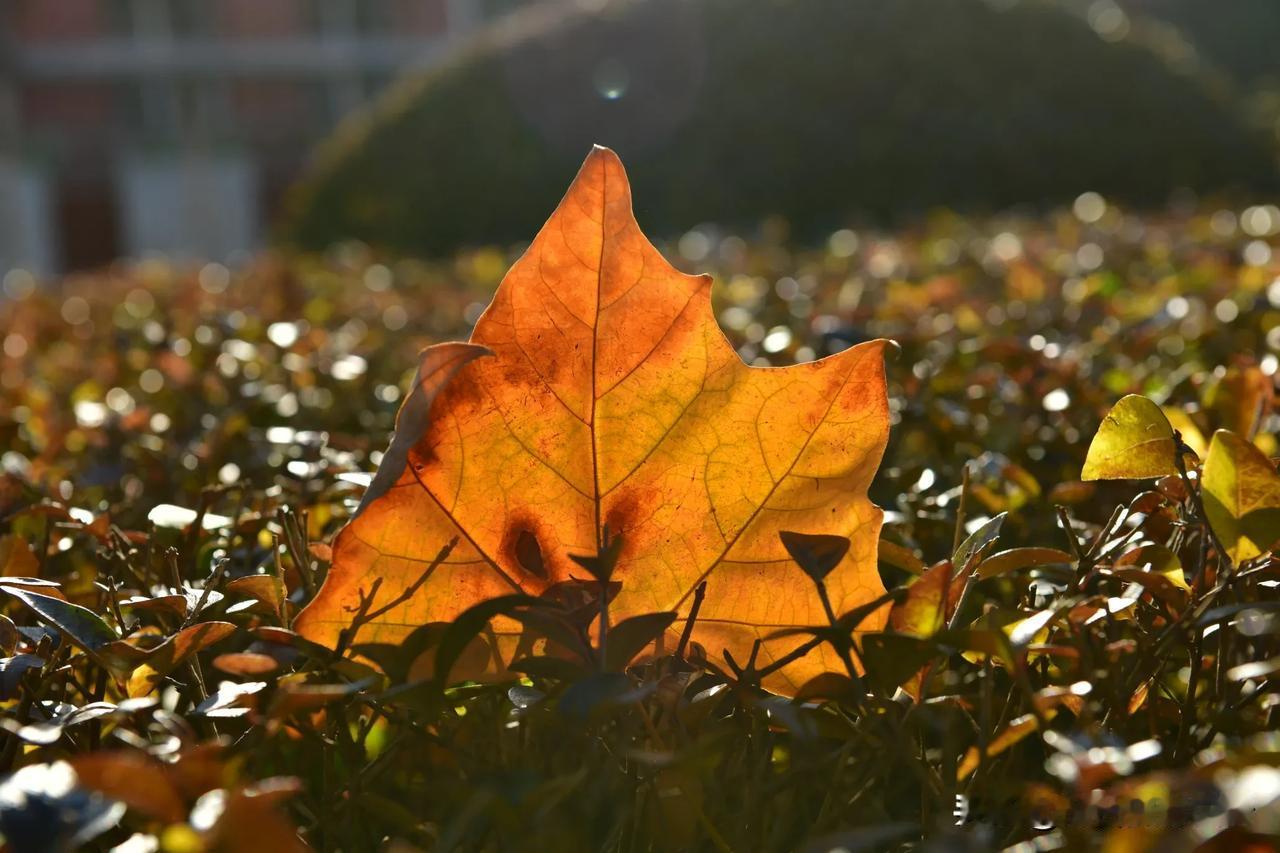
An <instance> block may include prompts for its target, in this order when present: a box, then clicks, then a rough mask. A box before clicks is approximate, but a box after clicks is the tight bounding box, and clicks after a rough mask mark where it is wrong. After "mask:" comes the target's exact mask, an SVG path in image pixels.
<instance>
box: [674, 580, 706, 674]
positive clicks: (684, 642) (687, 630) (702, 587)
mask: <svg viewBox="0 0 1280 853" xmlns="http://www.w3.org/2000/svg"><path fill="white" fill-rule="evenodd" d="M706 597H707V582H706V581H703V582H702V583H700V584H698V586H697V587H696V588H695V589H694V590H693V604H692V605H691V606H690V607H689V618H688V619H686V620H685V622H684V630H683V631H681V632H680V644H679V645H678V646H676V657H678V658H680V659H682V660H683V659H684V650H685V648H686V647H687V646H688V645H689V638H690V637H692V636H693V623H695V622H697V621H698V611H699V610H701V609H702V599H704V598H706Z"/></svg>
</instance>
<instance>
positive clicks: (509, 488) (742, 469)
mask: <svg viewBox="0 0 1280 853" xmlns="http://www.w3.org/2000/svg"><path fill="white" fill-rule="evenodd" d="M710 300H711V279H710V277H708V276H689V275H684V274H681V273H679V272H677V271H676V270H675V269H673V268H672V267H671V266H670V265H669V264H668V263H667V262H666V260H665V259H663V257H662V256H661V255H660V254H659V253H658V251H657V250H656V249H655V248H654V247H653V246H652V245H650V243H649V242H648V241H647V240H646V239H645V237H644V235H643V234H642V233H641V232H640V229H639V226H638V225H637V224H636V221H635V218H634V216H633V215H632V211H631V193H630V187H629V184H628V182H627V177H626V173H625V172H624V171H623V168H622V164H621V163H620V162H619V160H618V158H617V156H616V155H614V154H613V152H611V151H608V150H607V149H603V148H597V149H595V150H594V151H593V152H592V153H591V155H590V156H589V157H588V158H587V161H586V163H585V164H584V165H583V167H582V170H581V172H580V173H579V174H578V177H577V179H576V180H575V181H574V183H573V185H572V186H571V187H570V189H569V192H568V194H567V195H566V196H565V198H564V200H563V201H562V202H561V204H560V206H559V207H558V208H557V209H556V211H555V213H554V214H553V215H552V217H551V219H550V220H549V221H548V222H547V224H546V225H545V226H544V227H543V229H542V231H541V232H540V233H539V234H538V236H537V238H536V239H535V240H534V242H533V243H532V245H531V246H530V248H529V250H528V251H527V252H526V253H525V255H524V256H523V257H522V258H521V259H520V260H519V261H518V262H517V263H516V265H515V266H514V267H512V269H511V270H510V271H509V272H508V273H507V275H506V277H505V278H504V279H503V281H502V284H501V285H500V286H499V288H498V291H497V293H496V295H495V296H494V299H493V302H492V304H491V305H490V306H489V308H488V309H487V310H486V311H485V313H484V315H483V316H482V317H481V318H480V320H479V322H478V323H477V324H476V328H475V331H474V333H473V334H472V337H471V342H470V343H469V344H445V345H443V346H438V347H432V348H430V349H428V350H427V351H426V352H425V353H424V355H423V366H422V368H420V372H419V384H418V387H417V388H415V389H414V391H413V392H412V393H411V394H410V395H409V398H407V399H406V402H405V404H404V406H403V407H402V409H401V412H400V415H399V419H398V422H397V435H396V439H395V441H393V443H392V447H391V448H390V449H389V450H388V453H387V456H386V458H385V459H384V461H383V463H382V466H381V467H380V469H379V472H378V476H377V477H375V479H374V482H373V484H372V485H371V487H370V492H371V493H372V494H371V495H370V496H368V497H366V500H365V501H364V503H363V504H362V511H361V512H359V513H358V514H357V516H356V517H355V519H354V520H353V521H352V522H351V523H350V524H349V525H348V526H347V527H346V528H345V529H344V530H343V531H342V533H341V534H340V535H339V536H338V538H337V540H336V542H335V543H334V553H333V566H332V568H331V569H330V571H329V575H328V578H327V580H326V582H325V585H324V587H323V589H322V590H321V592H320V594H319V595H318V596H317V598H316V600H315V601H313V602H312V603H311V604H310V605H309V606H308V607H307V608H306V609H305V610H304V611H303V612H302V613H301V614H299V616H298V619H297V621H296V622H295V628H296V629H297V630H298V632H299V633H300V634H302V635H303V636H304V637H306V638H308V639H310V640H313V641H316V642H321V643H325V644H330V645H331V644H334V643H335V642H336V641H337V638H338V635H339V632H341V631H342V630H343V629H344V628H346V627H348V626H349V624H350V621H351V613H352V610H351V608H354V607H355V606H356V604H357V602H358V601H359V598H360V592H361V589H364V590H365V591H366V592H367V591H368V590H369V588H370V587H371V585H372V583H373V580H374V579H375V578H381V580H382V583H381V585H380V586H379V590H378V595H377V601H375V602H374V604H373V607H374V608H375V609H376V608H377V607H378V606H379V603H380V602H385V601H389V600H391V599H392V598H393V597H394V596H397V595H399V594H400V593H402V592H404V591H405V590H406V589H408V588H409V587H410V585H412V584H413V583H414V582H415V581H417V580H418V579H419V578H420V577H421V575H422V573H423V571H424V570H425V568H426V567H427V566H429V565H430V563H431V561H432V559H433V558H434V557H435V556H436V555H437V553H438V552H439V551H440V549H441V547H442V546H443V545H444V544H445V543H446V542H448V541H450V540H451V539H453V538H454V537H457V538H458V539H459V543H458V546H457V547H456V548H455V549H454V551H453V552H452V553H451V554H450V555H449V557H448V559H447V560H446V561H445V562H443V563H441V564H440V565H438V566H437V567H436V568H435V569H434V570H433V574H432V575H431V577H429V578H428V579H427V580H426V582H425V583H423V584H422V586H421V587H420V588H419V589H418V590H417V591H416V593H415V594H414V595H413V597H412V598H411V600H409V601H407V602H406V603H404V604H402V605H400V606H398V607H395V608H393V609H391V610H390V611H389V612H387V613H386V614H383V615H382V616H381V617H379V618H378V619H377V620H375V621H374V622H373V623H372V624H369V625H366V626H365V627H364V629H363V630H362V631H361V633H360V636H359V637H358V638H356V639H357V642H380V643H395V642H399V641H400V640H402V639H403V638H404V637H405V636H407V635H408V633H409V632H410V631H411V630H412V629H413V628H415V627H417V626H419V625H422V624H425V623H427V622H435V621H448V620H452V619H454V618H455V617H457V616H458V615H459V614H460V613H461V612H463V611H464V610H465V609H466V608H468V607H469V606H471V605H473V604H475V603H477V602H479V601H481V600H485V599H489V598H493V597H495V596H498V595H504V594H510V593H512V592H525V593H531V594H539V593H541V592H543V591H544V590H546V589H547V588H548V587H549V586H551V585H552V584H555V583H558V582H563V581H566V580H568V579H570V578H572V577H584V576H585V572H584V570H583V569H582V568H581V567H580V566H579V564H577V563H575V562H574V560H573V559H571V556H579V557H581V556H587V557H591V556H594V555H596V554H598V553H599V552H600V551H602V550H603V549H604V547H605V545H606V542H605V531H606V528H607V530H608V532H609V534H610V535H614V536H620V537H621V540H622V544H621V550H620V552H619V553H618V555H617V562H616V564H615V566H614V569H613V573H612V579H613V580H614V581H616V582H619V583H620V584H621V589H620V591H619V592H618V593H617V596H616V598H615V599H614V600H613V602H612V605H611V618H612V619H613V621H615V622H618V621H621V620H623V619H625V618H627V617H629V616H634V615H638V614H641V613H651V612H662V611H676V612H677V613H679V614H680V617H681V618H678V619H677V620H676V622H675V623H674V624H673V625H672V627H671V629H670V630H669V632H668V634H669V636H670V638H671V641H672V642H671V645H674V640H675V638H677V637H678V636H679V634H680V632H681V631H682V630H683V628H684V622H683V617H684V616H685V615H687V613H688V609H689V606H690V604H691V603H692V600H693V593H694V589H695V588H696V587H697V586H698V584H699V583H700V582H701V581H702V580H704V579H705V580H706V581H707V582H708V590H707V597H706V599H705V602H704V603H703V605H702V609H701V611H700V614H699V618H698V621H697V624H696V628H695V630H694V633H693V639H694V640H695V641H696V642H698V643H700V644H702V646H703V647H705V648H707V649H708V650H709V651H711V652H712V653H713V654H715V655H716V656H717V657H718V656H719V651H720V649H722V648H727V649H728V650H730V651H731V652H732V653H733V655H734V656H735V657H736V658H737V659H739V660H746V659H747V658H749V657H750V650H751V647H752V644H753V643H754V642H755V641H756V639H757V638H758V637H759V636H760V635H761V634H762V633H766V632H774V631H777V630H779V629H783V628H789V627H800V626H806V625H814V624H823V623H825V622H826V621H827V617H826V614H825V611H824V608H823V605H822V601H821V598H820V597H819V595H818V593H817V590H816V588H815V585H814V583H813V582H812V581H811V580H810V578H809V577H807V576H806V575H805V573H804V572H803V571H802V570H801V569H800V568H799V567H798V566H797V565H796V564H795V563H794V562H793V561H792V560H791V559H790V558H789V557H788V554H787V551H786V549H785V548H784V547H783V544H782V542H781V541H780V540H779V536H778V534H779V532H780V531H782V530H791V531H796V532H799V533H805V534H827V535H834V536H845V537H848V538H849V539H850V540H851V543H852V544H851V547H850V548H849V550H848V553H847V554H845V555H844V556H843V558H842V559H841V560H840V562H839V564H838V565H837V566H836V567H835V568H834V569H833V570H832V571H831V573H830V574H829V575H827V577H826V579H825V583H826V586H827V589H828V591H829V594H830V597H831V603H832V606H833V607H834V609H835V611H836V612H837V613H844V612H847V611H849V610H852V609H853V608H855V607H857V606H858V605H860V604H865V603H867V602H869V601H871V600H873V599H874V598H876V597H877V596H879V595H881V594H882V593H883V586H882V584H881V582H880V579H879V575H878V573H877V569H876V543H877V540H878V538H879V531H880V524H881V516H882V514H881V511H880V510H879V509H878V508H877V507H875V506H874V505H873V504H872V503H871V501H870V500H869V499H868V497H867V487H868V485H869V484H870V482H871V478H872V477H873V475H874V474H875V471H876V468H877V467H878V465H879V462H880V458H881V455H882V453H883V451H884V446H885V442H886V440H887V437H888V429H889V412H888V404H887V396H886V388H885V379H884V361H883V349H884V342H883V341H873V342H870V343H866V344H862V345H859V346H856V347H852V348H850V349H848V350H845V351H844V352H841V353H839V354H837V355H834V356H831V357H828V358H824V359H822V360H820V361H816V362H813V363H809V364H800V365H795V366H793V367H785V368H753V367H748V366H747V365H745V364H743V363H742V361H741V359H740V358H739V357H738V355H737V353H736V352H735V351H734V350H733V347H732V346H731V345H730V344H729V343H728V341H726V340H725V337H724V335H723V333H722V332H721V331H720V329H719V328H718V327H717V326H716V323H715V320H714V317H713V314H712V310H711V301H710ZM428 414H429V417H428ZM883 622H884V614H883V612H880V613H877V614H875V615H874V616H872V617H871V618H869V619H867V620H865V621H864V622H863V623H862V626H861V629H860V630H864V631H874V630H878V629H879V627H881V625H883ZM518 627H519V626H518V625H517V624H515V623H514V622H512V621H511V620H509V619H506V617H499V618H497V619H495V620H494V622H493V628H494V631H495V633H496V634H498V635H501V636H504V637H507V638H508V640H509V642H508V648H510V647H513V646H514V638H515V635H516V633H517V631H518ZM800 642H802V639H801V638H800V637H798V636H796V635H790V636H784V637H778V638H774V639H770V640H767V641H765V642H764V644H763V647H762V649H761V652H760V655H759V657H758V661H759V663H760V665H762V666H763V665H766V664H768V663H769V662H770V661H771V660H773V659H776V658H777V657H779V656H781V655H784V654H786V653H787V652H788V651H790V650H791V649H792V648H794V647H795V646H796V645H798V644H799V643H800ZM668 648H670V645H669V646H668ZM837 666H839V662H838V659H836V657H835V656H834V654H832V653H830V652H829V651H828V650H825V649H819V650H816V651H815V652H814V653H812V654H810V655H808V656H806V657H804V658H802V659H800V660H798V661H796V662H795V663H794V664H792V665H790V666H788V667H786V668H785V669H783V670H781V671H780V672H779V673H778V674H777V676H776V678H775V679H774V680H773V681H772V682H770V683H769V685H768V686H770V687H772V688H774V689H777V690H780V691H794V690H795V689H796V688H797V686H798V685H800V684H803V683H805V682H806V681H808V680H809V679H811V678H812V677H814V676H815V675H817V674H819V673H820V672H824V671H828V670H830V669H832V668H834V667H837Z"/></svg>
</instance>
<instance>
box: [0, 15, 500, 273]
mask: <svg viewBox="0 0 1280 853" xmlns="http://www.w3.org/2000/svg"><path fill="white" fill-rule="evenodd" d="M496 8H497V5H496V4H493V5H491V4H489V3H486V0H4V2H3V3H0V275H2V274H3V272H4V271H5V270H7V269H10V268H13V267H24V268H27V269H31V270H34V271H36V272H38V273H41V274H53V273H57V272H62V271H67V270H75V269H82V268H87V267H92V266H96V265H99V264H102V263H106V262H107V261H110V260H111V259H113V258H115V257H119V256H126V257H136V256H141V255H145V254H148V253H154V252H159V253H165V254H169V255H175V256H179V257H182V256H188V257H193V258H196V257H198V258H209V259H215V260H223V261H226V260H231V261H234V260H235V259H236V257H237V256H238V255H240V254H241V253H245V252H249V251H252V250H253V249H255V248H257V247H258V246H259V244H260V242H261V241H262V240H263V237H264V234H265V231H266V225H267V222H268V220H269V217H270V215H271V211H272V210H273V209H274V207H275V205H276V204H277V202H278V200H279V198H280V196H281V194H282V192H283V190H284V188H285V187H286V186H287V185H288V183H289V182H290V181H292V180H293V179H294V178H295V177H296V176H297V175H298V173H299V171H300V169H301V168H302V167H303V166H304V165H305V160H306V157H307V154H308V152H309V150H310V148H311V146H312V145H313V144H314V143H315V142H316V141H317V140H318V139H319V138H321V137H322V136H323V135H324V134H325V133H327V132H328V131H329V130H330V129H331V128H332V127H333V126H334V124H335V123H336V122H337V121H338V120H339V119H340V118H341V117H342V116H344V115H346V114H347V113H349V112H350V111H352V110H353V109H355V108H356V107H358V106H359V105H360V104H362V103H364V102H365V101H367V100H368V99H369V98H370V97H372V96H373V95H374V94H375V93H376V92H378V91H379V90H380V89H381V88H382V87H383V86H384V85H385V84H386V83H387V82H388V81H389V80H390V79H391V78H392V77H393V76H394V75H395V74H397V73H399V72H400V71H402V70H405V69H407V68H412V67H422V66H427V65H430V64H431V63H432V62H434V61H437V60H438V59H439V58H440V57H441V56H442V55H443V53H444V51H445V50H447V49H448V48H449V47H450V45H451V44H452V43H454V42H455V41H456V40H457V39H459V38H461V37H462V36H464V35H466V34H467V33H468V32H469V31H471V30H472V29H474V28H475V27H476V26H478V25H479V24H480V23H481V22H482V21H483V20H484V19H485V18H486V17H489V16H491V15H492V14H496V12H495V11H494V10H495V9H496Z"/></svg>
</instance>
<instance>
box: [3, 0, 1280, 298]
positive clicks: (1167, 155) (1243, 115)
mask: <svg viewBox="0 0 1280 853" xmlns="http://www.w3.org/2000/svg"><path fill="white" fill-rule="evenodd" d="M1278 38H1280V3H1276V2H1274V0H1215V2H1212V3H1210V2H1205V0H895V2H893V3H885V2H881V0H753V2H741V0H549V1H548V2H519V0H56V2H48V0H5V2H4V3H3V4H0V270H8V269H12V268H15V267H21V268H24V269H27V270H30V271H32V272H34V273H36V274H37V275H39V276H48V275H55V274H59V273H64V272H68V271H75V270H82V269H88V268H95V267H99V266H101V265H104V264H107V263H109V262H110V261H112V260H113V259H116V258H120V257H125V258H139V257H146V256H148V255H151V254H155V253H160V254H165V255H168V256H171V257H175V258H178V259H182V260H194V259H208V260H215V261H219V262H224V263H231V264H233V265H234V264H236V263H240V262H243V261H244V260H245V259H247V258H248V257H249V255H250V254H251V253H252V252H254V251H256V250H259V249H261V248H263V247H266V246H269V245H271V244H273V243H285V244H291V245H297V246H301V247H304V248H312V249H321V248H325V247H327V246H329V245H332V244H334V243H336V242H338V241H343V240H348V239H359V240H361V241H364V242H366V243H368V244H369V245H372V246H375V247H379V248H382V249H386V250H388V251H393V252H395V253H398V254H413V255H425V256H432V255H441V256H442V255H445V254H447V253H449V252H452V251H454V250H456V249H457V248H459V247H464V246H475V245H482V244H487V243H491V242H507V241H513V240H518V239H522V238H527V237H529V236H530V235H531V234H532V233H533V230H532V229H534V228H536V226H537V224H538V223H539V222H540V221H541V219H542V217H544V216H545V214H546V212H547V211H548V210H549V209H550V207H551V206H552V205H553V204H554V202H555V200H556V199H557V198H558V196H559V193H560V192H561V190H562V189H563V187H564V186H565V185H566V182H567V180H568V178H569V177H571V175H572V173H573V171H574V170H575V169H576V167H577V164H578V163H579V162H580V161H581V158H582V157H583V155H584V154H585V153H586V150H587V148H588V146H589V145H590V144H591V143H594V142H600V143H603V144H607V145H610V146H612V147H614V148H616V149H618V150H619V152H620V153H621V154H622V156H623V158H624V160H625V161H626V162H627V163H628V165H629V167H630V169H631V171H632V175H633V178H634V179H635V180H636V195H637V198H639V199H642V200H643V202H642V204H641V207H640V209H639V210H638V213H639V215H640V218H641V221H642V224H643V225H644V226H645V227H646V229H647V230H650V231H651V232H653V233H655V234H656V235H657V236H663V235H668V236H671V235H678V234H680V233H683V232H684V231H685V230H687V229H689V228H691V227H693V226H696V225H698V224H700V223H704V222H708V221H714V222H717V223H722V224H725V225H740V224H751V223H757V222H759V221H760V220H761V219H762V218H764V217H766V216H768V215H771V214H779V215H780V216H781V217H782V218H783V219H784V220H785V221H787V222H788V223H789V224H790V226H791V227H793V228H794V229H795V233H796V235H798V236H801V237H803V236H805V235H809V234H812V235H822V234H829V233H830V232H831V231H832V230H834V229H835V228H837V227H839V226H840V225H842V224H858V223H864V222H868V221H870V222H873V223H875V224H899V223H900V222H901V221H902V220H906V221H910V220H911V219H912V217H917V216H919V215H920V214H921V213H922V212H926V211H929V210H933V209H935V208H938V207H944V206H945V207H951V208H955V209H959V210H962V211H964V212H985V211H990V210H999V209H1003V208H1006V207H1008V206H1010V205H1015V204H1020V203H1026V204H1032V205H1047V204H1057V203H1062V202H1067V203H1069V202H1070V201H1071V200H1072V199H1074V198H1076V197H1077V196H1078V195H1079V194H1080V193H1082V192H1085V191H1096V192H1100V193H1103V194H1104V195H1105V196H1106V197H1107V198H1115V199H1118V200H1121V201H1130V202H1133V203H1135V204H1137V205H1140V206H1148V207H1150V206H1164V205H1166V204H1167V203H1168V202H1169V201H1170V199H1173V200H1174V201H1179V200H1181V201H1183V202H1185V201H1187V200H1188V199H1192V200H1194V199H1195V198H1196V196H1195V195H1193V194H1195V193H1198V194H1201V195H1202V196H1203V195H1206V194H1207V195H1211V196H1218V195H1221V196H1222V197H1224V198H1230V199H1233V200H1239V201H1241V202H1242V203H1246V202H1252V201H1256V200H1258V199H1260V198H1262V197H1265V196H1266V195H1267V194H1268V193H1269V192H1271V191H1273V190H1274V189H1275V187H1276V177H1277V176H1276V156H1275V155H1276V139H1277V133H1276V128H1277V123H1276V116H1277V115H1280V110H1277V108H1276V103H1277V97H1276V94H1275V93H1276V91H1277V90H1278V89H1280V55H1278V54H1277V52H1276V51H1275V49H1274V46H1275V44H1276V43H1277V39H1278ZM499 194H501V195H502V196H503V198H502V199H501V200H500V201H499V200H497V197H498V195H499Z"/></svg>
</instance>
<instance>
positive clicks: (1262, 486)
mask: <svg viewBox="0 0 1280 853" xmlns="http://www.w3.org/2000/svg"><path fill="white" fill-rule="evenodd" d="M1203 476H1204V486H1203V488H1204V510H1205V513H1206V514H1207V515H1208V516H1209V524H1210V526H1212V527H1213V532H1214V533H1216V534H1217V536H1218V538H1219V539H1220V540H1221V541H1222V544H1223V547H1225V548H1226V549H1227V554H1228V555H1229V556H1230V557H1231V559H1232V560H1233V561H1235V562H1236V563H1239V562H1241V561H1243V560H1248V559H1251V558H1253V557H1257V556H1258V555H1259V554H1262V553H1264V552H1266V551H1269V550H1271V549H1272V548H1273V547H1275V545H1276V544H1277V542H1278V541H1280V474H1276V470H1275V468H1274V467H1273V466H1272V464H1271V461H1270V460H1268V459H1267V457H1265V456H1263V455H1262V451H1260V450H1258V449H1257V448H1256V447H1254V446H1253V445H1252V444H1250V443H1249V442H1247V441H1245V440H1244V439H1243V438H1241V437H1240V436H1238V435H1236V434H1235V433H1231V432H1227V431H1226V430H1218V431H1217V432H1215V433H1214V434H1213V440H1212V441H1211V442H1210V444H1209V455H1208V457H1207V458H1206V459H1205V461H1204V475H1203Z"/></svg>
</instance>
